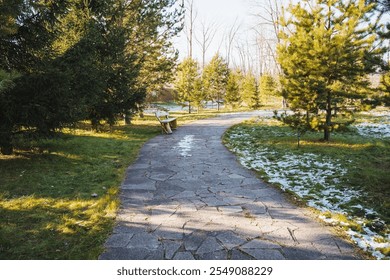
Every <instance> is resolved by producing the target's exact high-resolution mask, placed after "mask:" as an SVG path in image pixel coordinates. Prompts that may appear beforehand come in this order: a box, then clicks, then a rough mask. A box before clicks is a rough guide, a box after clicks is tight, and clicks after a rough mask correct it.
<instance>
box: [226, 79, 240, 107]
mask: <svg viewBox="0 0 390 280" xmlns="http://www.w3.org/2000/svg"><path fill="white" fill-rule="evenodd" d="M240 79H241V76H240V74H239V73H238V72H234V71H233V72H230V74H229V78H228V82H227V85H226V96H225V101H226V104H228V105H231V106H232V108H236V107H237V106H239V104H240V103H241V95H240Z"/></svg>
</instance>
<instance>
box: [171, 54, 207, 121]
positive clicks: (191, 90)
mask: <svg viewBox="0 0 390 280" xmlns="http://www.w3.org/2000/svg"><path fill="white" fill-rule="evenodd" d="M199 80H200V78H199V66H198V63H197V62H196V61H195V60H194V59H192V58H190V57H188V58H186V59H185V60H183V61H182V62H181V63H180V64H179V66H178V68H177V72H176V81H175V89H176V91H177V93H178V97H179V100H180V101H183V102H188V107H189V108H188V112H189V113H191V103H193V102H196V101H199V100H198V98H197V96H196V95H197V94H198V95H199V94H200V92H201V89H200V88H199V84H198V83H199Z"/></svg>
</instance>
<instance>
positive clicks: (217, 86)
mask: <svg viewBox="0 0 390 280" xmlns="http://www.w3.org/2000/svg"><path fill="white" fill-rule="evenodd" d="M228 78H229V68H228V65H227V63H226V62H225V60H224V59H223V58H222V57H221V56H219V55H218V54H216V55H214V57H213V58H212V59H211V61H210V62H209V63H208V64H207V65H206V66H205V68H204V69H203V83H204V87H205V91H206V93H207V96H208V98H210V99H211V100H213V101H215V102H217V104H218V105H217V106H218V111H219V109H220V103H221V102H223V100H224V98H225V94H226V85H227V82H228Z"/></svg>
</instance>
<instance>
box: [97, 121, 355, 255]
mask: <svg viewBox="0 0 390 280" xmlns="http://www.w3.org/2000/svg"><path fill="white" fill-rule="evenodd" d="M254 115H255V113H242V114H228V115H223V116H220V117H217V118H214V119H208V120H200V121H196V122H193V123H191V124H187V125H183V126H180V123H179V127H178V129H177V131H174V133H173V134H171V135H160V136H157V137H156V138H154V139H152V140H151V141H149V142H147V143H146V144H145V145H144V147H143V148H142V150H141V152H140V156H139V158H138V160H137V161H136V162H135V163H134V164H133V165H131V166H130V167H129V168H128V170H127V176H126V179H125V180H124V182H123V183H122V186H121V195H120V197H121V203H122V204H121V208H120V210H119V213H118V216H117V224H116V226H115V228H114V232H113V234H112V235H111V236H110V237H109V238H108V240H107V241H106V244H105V252H104V253H103V254H102V255H101V256H100V259H115V260H120V259H128V260H142V259H150V260H159V259H173V260H193V259H200V260H210V259H211V260H213V259H214V260H226V259H232V260H253V259H257V260H284V259H299V260H302V259H316V260H318V259H358V258H359V255H358V254H356V252H355V249H354V247H353V246H352V245H350V244H349V243H348V242H346V241H343V240H341V239H339V238H337V237H335V236H334V235H333V234H332V233H331V232H330V231H329V229H328V228H327V227H325V226H324V225H322V224H320V223H318V222H316V221H315V220H314V219H313V218H312V217H311V214H310V213H309V212H308V211H307V210H305V209H302V208H299V207H297V206H294V205H293V204H291V203H289V202H288V201H287V200H286V199H285V198H284V196H283V194H282V193H281V192H280V191H279V190H277V189H276V188H274V187H271V186H269V185H267V184H266V183H264V182H263V181H261V180H260V179H258V178H256V176H255V174H254V173H253V172H252V171H249V170H247V169H245V168H243V167H242V166H241V165H240V164H239V163H238V162H237V161H236V158H235V156H234V155H233V154H232V153H230V152H229V151H228V150H227V149H226V148H225V147H224V146H223V145H222V143H221V137H222V134H223V133H224V131H225V130H226V129H227V128H228V127H230V126H231V125H233V124H236V123H239V122H242V121H243V120H245V119H248V118H250V117H253V116H254ZM179 122H180V120H179Z"/></svg>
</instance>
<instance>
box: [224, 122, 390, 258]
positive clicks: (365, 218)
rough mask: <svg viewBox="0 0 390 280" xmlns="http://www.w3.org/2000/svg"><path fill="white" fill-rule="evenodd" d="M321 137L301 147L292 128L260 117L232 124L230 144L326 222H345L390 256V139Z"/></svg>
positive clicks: (362, 240) (370, 247) (355, 235)
mask: <svg viewBox="0 0 390 280" xmlns="http://www.w3.org/2000/svg"><path fill="white" fill-rule="evenodd" d="M374 119H375V118H374ZM365 121H367V117H365ZM372 121H373V120H372ZM321 137H322V134H321V133H316V132H309V133H307V134H305V135H304V136H303V137H302V139H301V147H300V148H298V146H297V138H296V133H294V132H293V131H292V130H291V129H290V128H289V127H286V126H284V125H282V124H281V123H280V122H278V121H276V120H274V119H272V118H263V119H261V118H258V119H256V120H252V121H249V122H246V123H243V124H240V125H237V126H234V127H233V128H231V129H230V130H229V131H228V132H227V133H226V134H225V137H224V142H225V144H226V145H227V147H228V148H229V149H231V150H232V151H233V152H235V153H236V154H237V155H238V157H239V159H240V162H241V163H242V164H243V165H244V166H246V167H248V168H250V169H254V170H256V171H257V172H258V174H259V176H261V177H262V178H264V179H265V180H266V181H268V182H270V183H272V184H274V185H277V186H279V187H281V188H282V189H283V190H285V191H286V192H288V193H291V194H293V195H294V196H295V197H296V198H298V199H299V200H300V201H302V202H304V203H306V204H307V205H309V206H311V207H313V208H315V209H317V210H318V211H319V213H320V214H319V216H320V218H321V219H322V220H324V221H326V222H329V223H332V224H337V225H341V226H343V227H344V229H345V230H346V232H347V233H348V234H349V235H350V236H351V238H352V239H353V240H354V241H355V242H356V243H358V244H359V246H361V247H362V248H363V249H365V250H367V251H370V253H372V254H373V256H374V257H377V258H386V256H387V257H388V256H389V249H390V245H389V244H390V243H389V233H390V231H389V227H388V225H389V222H390V187H389V186H390V174H389V172H388V171H389V170H390V139H389V138H388V137H387V138H386V137H375V138H374V137H370V136H365V135H359V134H358V131H357V129H354V128H351V130H350V131H349V132H344V133H333V134H332V136H331V138H332V139H331V141H330V142H329V143H326V142H323V141H320V140H319V139H320V138H321ZM383 224H384V225H383Z"/></svg>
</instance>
